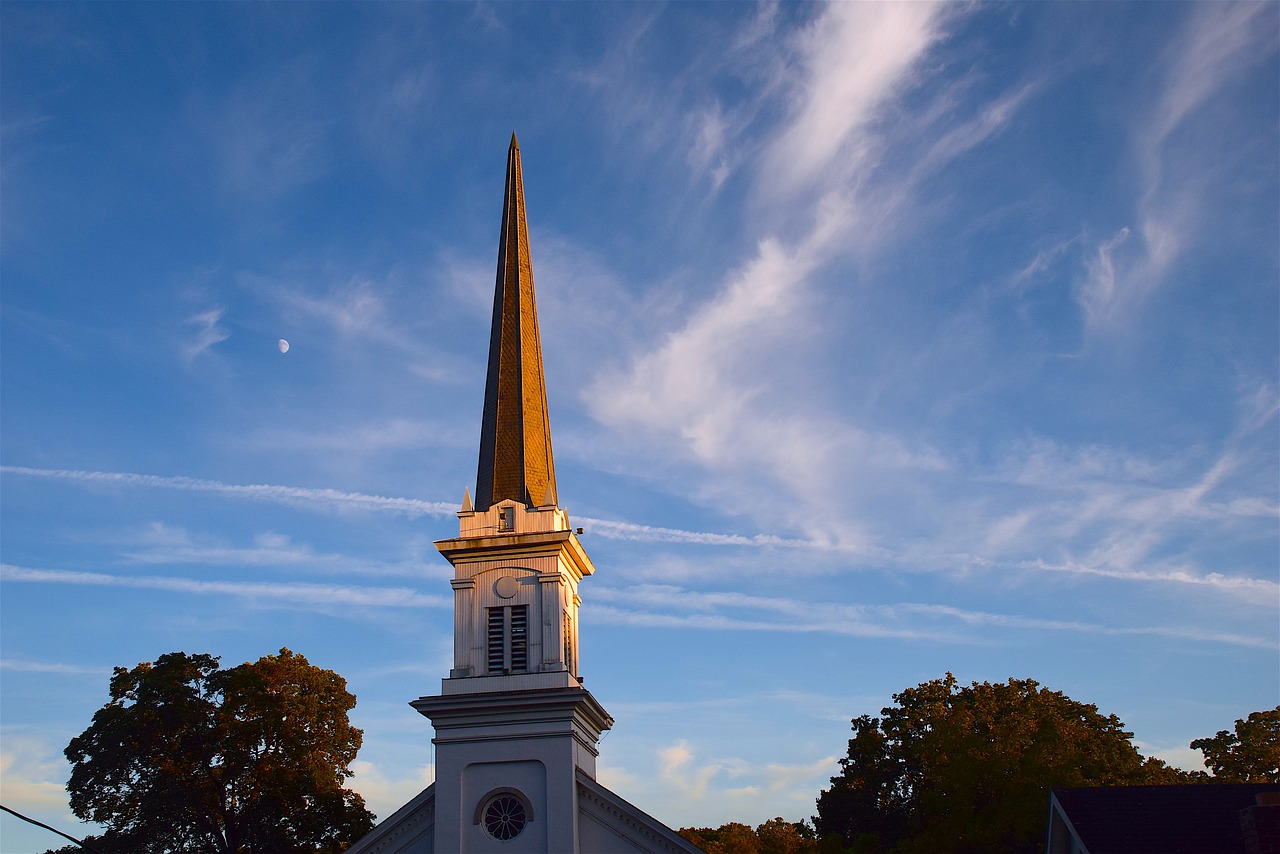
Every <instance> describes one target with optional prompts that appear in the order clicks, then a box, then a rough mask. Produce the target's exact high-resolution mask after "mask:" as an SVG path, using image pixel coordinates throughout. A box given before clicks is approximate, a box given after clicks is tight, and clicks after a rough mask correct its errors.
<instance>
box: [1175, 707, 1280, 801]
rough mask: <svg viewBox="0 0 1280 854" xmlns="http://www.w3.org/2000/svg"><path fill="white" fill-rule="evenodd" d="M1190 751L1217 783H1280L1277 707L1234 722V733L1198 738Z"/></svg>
mask: <svg viewBox="0 0 1280 854" xmlns="http://www.w3.org/2000/svg"><path fill="white" fill-rule="evenodd" d="M1191 747H1192V749H1193V750H1199V751H1200V752H1201V753H1203V754H1204V764H1205V766H1206V767H1207V768H1208V769H1209V770H1210V771H1212V772H1213V781H1214V782H1220V783H1280V706H1276V707H1275V708H1274V709H1271V710H1270V711H1266V712H1254V713H1253V714H1251V715H1249V717H1247V718H1245V719H1244V720H1238V721H1236V726H1235V732H1229V731H1227V730H1225V729H1224V730H1220V731H1219V732H1218V734H1217V735H1215V736H1213V737H1212V738H1197V739H1196V740H1195V741H1193V742H1191Z"/></svg>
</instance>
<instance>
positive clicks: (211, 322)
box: [182, 308, 231, 362]
mask: <svg viewBox="0 0 1280 854" xmlns="http://www.w3.org/2000/svg"><path fill="white" fill-rule="evenodd" d="M224 313H225V311H224V310H223V309H221V308H211V309H209V310H208V311H202V312H200V313H199V314H195V315H192V316H191V317H189V318H187V324H188V325H189V326H194V327H195V330H196V331H195V335H194V337H193V338H192V339H191V340H190V341H188V342H187V344H186V345H185V346H184V347H183V349H182V355H183V358H185V359H186V360H187V361H188V362H190V361H192V360H194V359H195V358H196V357H197V356H199V355H200V354H201V353H204V352H206V351H207V350H210V349H212V348H213V346H214V345H215V344H220V343H222V342H223V341H226V340H227V339H228V338H230V337H231V333H230V332H229V331H228V330H227V329H226V328H224V327H223V326H221V325H220V323H221V321H222V316H223V314H224Z"/></svg>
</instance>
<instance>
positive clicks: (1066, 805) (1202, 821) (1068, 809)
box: [1053, 783, 1280, 854]
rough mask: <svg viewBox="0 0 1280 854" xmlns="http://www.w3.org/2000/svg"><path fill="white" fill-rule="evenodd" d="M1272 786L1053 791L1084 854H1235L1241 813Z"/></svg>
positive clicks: (1272, 789) (1274, 789)
mask: <svg viewBox="0 0 1280 854" xmlns="http://www.w3.org/2000/svg"><path fill="white" fill-rule="evenodd" d="M1263 792H1280V786H1278V785H1274V784H1234V783H1203V784H1195V785H1184V786H1117V787H1098V788H1088V789H1055V790H1054V792H1053V796H1054V797H1055V798H1056V799H1057V801H1058V804H1059V805H1060V807H1061V811H1062V813H1063V814H1064V815H1065V816H1066V818H1067V819H1068V820H1069V821H1070V822H1071V825H1072V827H1073V828H1074V829H1075V832H1076V834H1077V835H1078V836H1079V838H1080V841H1081V842H1082V843H1084V846H1085V847H1086V848H1087V849H1088V851H1089V854H1135V852H1146V851H1151V852H1157V851H1158V852H1164V853H1165V854H1178V852H1186V854H1219V852H1221V854H1228V853H1229V854H1240V852H1244V851H1245V844H1244V838H1243V836H1242V834H1241V832H1240V811H1241V810H1243V809H1247V808H1249V807H1251V806H1254V804H1255V802H1256V798H1257V796H1258V795H1259V794H1261V793H1263Z"/></svg>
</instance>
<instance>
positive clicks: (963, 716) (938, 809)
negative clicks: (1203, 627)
mask: <svg viewBox="0 0 1280 854" xmlns="http://www.w3.org/2000/svg"><path fill="white" fill-rule="evenodd" d="M893 699H894V702H895V704H896V705H894V706H890V707H888V708H885V709H883V710H882V711H881V717H878V718H875V717H870V716H868V715H863V716H861V717H859V718H856V719H855V720H854V721H853V733H854V735H853V738H852V739H850V740H849V750H848V754H847V756H845V758H843V759H841V760H840V766H841V769H842V770H841V773H840V774H839V776H836V777H832V778H831V788H829V789H825V790H823V792H822V793H821V795H820V796H819V798H818V815H817V816H816V817H815V819H814V822H815V826H816V829H817V832H818V835H819V837H821V838H824V839H825V838H826V837H828V836H829V835H832V834H834V835H837V836H838V837H839V838H840V839H841V841H842V843H843V845H844V846H847V847H851V848H852V849H853V850H855V851H867V852H875V851H895V852H916V851H920V852H924V851H953V852H965V851H971V852H1021V851H1034V850H1036V846H1037V843H1038V842H1040V841H1041V840H1042V839H1043V836H1044V817H1045V810H1046V808H1047V807H1046V805H1047V804H1048V802H1049V790H1050V788H1052V787H1064V786H1103V785H1136V784H1143V783H1177V782H1184V781H1186V780H1187V779H1188V778H1187V775H1185V774H1184V773H1183V772H1181V771H1178V770H1176V769H1173V768H1169V767H1168V766H1166V765H1165V764H1164V763H1163V762H1160V761H1159V760H1155V759H1144V758H1143V757H1142V756H1141V755H1140V754H1139V753H1138V750H1137V749H1136V748H1135V747H1134V745H1133V743H1132V741H1131V739H1132V738H1133V734H1132V733H1130V732H1126V731H1125V729H1124V724H1123V723H1122V722H1121V721H1120V720H1119V719H1118V718H1117V717H1116V716H1115V715H1102V714H1101V713H1099V712H1098V709H1097V707H1096V706H1094V705H1091V704H1087V703H1079V702H1076V701H1075V700H1072V699H1071V698H1070V697H1067V696H1066V695H1065V694H1062V693H1060V692H1057V691H1049V690H1047V689H1044V688H1041V687H1040V686H1039V685H1038V684H1037V683H1036V682H1035V681H1033V680H1030V679H1025V680H1019V679H1010V680H1009V681H1008V682H1004V683H995V684H992V683H988V682H982V683H978V682H975V683H973V684H972V685H970V686H967V687H961V686H960V685H959V684H958V683H957V681H956V679H955V677H954V676H952V675H951V674H950V673H948V674H947V675H946V677H945V678H943V679H935V680H932V681H929V682H923V683H921V684H920V685H918V686H916V687H914V688H909V689H907V690H905V691H903V692H901V693H899V694H895V695H894V697H893Z"/></svg>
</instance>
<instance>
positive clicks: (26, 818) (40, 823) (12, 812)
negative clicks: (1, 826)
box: [0, 804, 101, 854]
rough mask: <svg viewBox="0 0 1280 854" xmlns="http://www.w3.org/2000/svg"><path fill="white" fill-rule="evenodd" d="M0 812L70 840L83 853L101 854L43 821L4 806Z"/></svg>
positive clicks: (0, 807)
mask: <svg viewBox="0 0 1280 854" xmlns="http://www.w3.org/2000/svg"><path fill="white" fill-rule="evenodd" d="M0 810H4V811H5V812H7V813H9V814H10V815H16V816H17V817H18V818H20V819H22V820H23V821H25V822H29V823H31V824H34V825H35V826H36V827H43V828H44V829H45V830H48V831H50V832H52V833H56V834H58V835H59V836H61V837H62V838H63V839H70V840H71V841H72V842H74V843H75V844H76V845H79V846H80V847H81V848H83V849H84V850H85V851H89V852H91V854H101V852H99V851H97V850H95V849H93V848H90V847H89V846H88V845H85V844H84V843H83V842H81V841H80V840H79V839H76V838H75V837H74V836H70V835H68V834H66V833H63V832H62V831H61V830H58V829H57V828H56V827H50V826H49V825H47V824H45V823H44V822H43V821H36V820H35V819H34V818H31V817H30V816H25V815H23V814H22V813H20V812H18V811H17V810H11V809H9V808H8V807H7V806H5V805H4V804H0Z"/></svg>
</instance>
